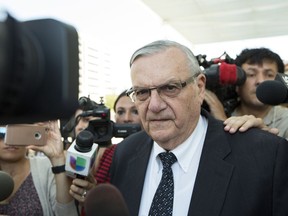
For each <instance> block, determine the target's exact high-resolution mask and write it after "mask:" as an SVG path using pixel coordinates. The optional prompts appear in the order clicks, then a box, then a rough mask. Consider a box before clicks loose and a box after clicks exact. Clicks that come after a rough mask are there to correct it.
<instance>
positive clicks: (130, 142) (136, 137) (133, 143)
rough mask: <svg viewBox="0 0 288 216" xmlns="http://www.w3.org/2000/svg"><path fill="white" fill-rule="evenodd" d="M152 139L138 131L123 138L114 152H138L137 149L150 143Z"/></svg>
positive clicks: (143, 132)
mask: <svg viewBox="0 0 288 216" xmlns="http://www.w3.org/2000/svg"><path fill="white" fill-rule="evenodd" d="M152 141H153V140H152V139H151V138H150V137H149V135H148V134H147V133H146V132H145V131H144V130H142V131H139V132H137V133H134V134H131V135H130V136H128V137H127V138H125V139H124V140H123V141H122V142H120V143H119V144H118V146H117V148H116V150H115V152H118V153H119V152H120V153H121V152H123V151H124V152H126V153H129V152H130V153H132V154H133V152H135V151H138V150H139V148H142V147H143V146H145V144H146V143H150V142H151V143H152Z"/></svg>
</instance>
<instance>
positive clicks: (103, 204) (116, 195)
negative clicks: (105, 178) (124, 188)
mask: <svg viewBox="0 0 288 216" xmlns="http://www.w3.org/2000/svg"><path fill="white" fill-rule="evenodd" d="M84 210H85V215H86V216H93V215H101V216H119V215H121V216H129V211H128V207H127V205H126V204H125V201H124V198H123V196H122V194H121V192H120V191H119V190H118V189H117V188H116V187H115V186H113V185H111V184H106V183H105V184H99V185H97V186H96V187H95V188H94V189H92V190H91V191H89V192H88V194H87V196H86V198H85V202H84Z"/></svg>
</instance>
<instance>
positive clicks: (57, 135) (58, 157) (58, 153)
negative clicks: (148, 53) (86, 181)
mask: <svg viewBox="0 0 288 216" xmlns="http://www.w3.org/2000/svg"><path fill="white" fill-rule="evenodd" d="M37 125H41V126H45V127H46V128H47V129H48V132H47V133H48V134H47V143H46V145H43V146H36V145H30V146H28V147H27V148H29V149H32V150H34V151H41V152H43V153H44V154H45V155H46V156H47V157H48V158H49V159H50V161H51V163H52V165H53V166H58V165H63V164H65V154H64V146H63V142H62V136H61V132H60V129H59V127H58V122H57V121H56V120H55V121H49V122H44V123H37Z"/></svg>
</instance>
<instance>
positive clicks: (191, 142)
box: [152, 115, 208, 172]
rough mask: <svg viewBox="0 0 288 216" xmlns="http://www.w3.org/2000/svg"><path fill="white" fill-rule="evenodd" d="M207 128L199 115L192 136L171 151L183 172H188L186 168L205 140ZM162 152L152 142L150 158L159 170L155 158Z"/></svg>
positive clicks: (206, 124)
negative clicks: (154, 161)
mask: <svg viewBox="0 0 288 216" xmlns="http://www.w3.org/2000/svg"><path fill="white" fill-rule="evenodd" d="M207 127H208V121H207V119H206V118H205V117H204V116H202V115H200V118H199V121H198V123H197V125H196V128H195V129H194V131H193V132H192V134H191V135H190V136H189V137H188V138H187V139H186V140H185V141H184V142H183V143H181V144H180V145H179V146H177V147H176V148H175V149H173V150H172V151H171V152H173V154H174V155H175V156H176V157H177V162H178V164H179V165H180V167H181V169H183V171H184V172H187V171H188V168H189V166H190V165H191V163H192V159H193V156H194V155H195V153H196V151H197V148H199V147H201V148H202V146H203V143H204V140H205V135H206V131H207ZM162 152H166V150H165V149H163V148H162V147H160V146H159V145H158V144H157V143H156V142H155V141H154V143H153V149H152V158H154V159H155V160H156V162H157V164H158V167H159V169H160V167H161V166H160V164H161V161H160V159H159V157H157V156H158V154H160V153H162Z"/></svg>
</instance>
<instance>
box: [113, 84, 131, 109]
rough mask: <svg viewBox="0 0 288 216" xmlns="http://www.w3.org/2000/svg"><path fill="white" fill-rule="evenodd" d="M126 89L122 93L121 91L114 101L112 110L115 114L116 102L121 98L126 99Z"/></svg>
mask: <svg viewBox="0 0 288 216" xmlns="http://www.w3.org/2000/svg"><path fill="white" fill-rule="evenodd" d="M126 91H127V90H126V89H125V90H124V91H122V92H121V93H120V94H119V95H118V97H117V98H116V100H115V102H114V106H113V109H114V111H115V112H116V105H117V103H118V101H119V100H120V98H122V97H128V96H127V94H126Z"/></svg>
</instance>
